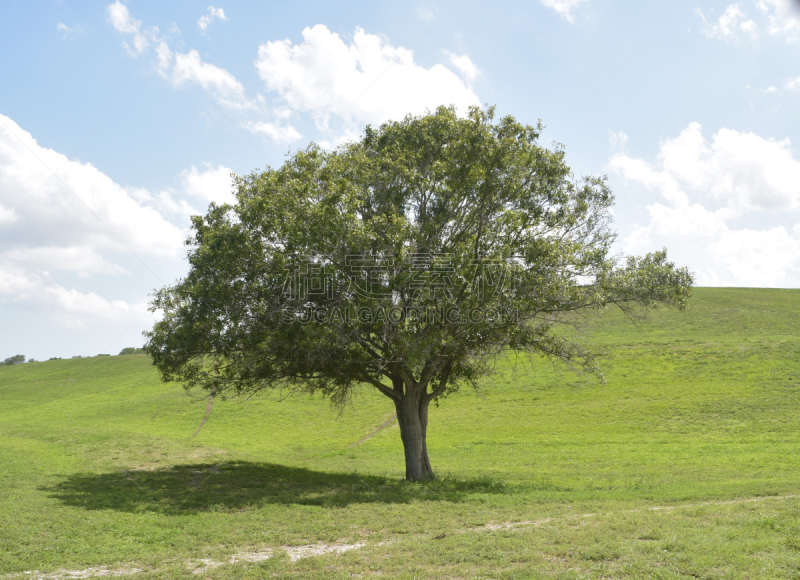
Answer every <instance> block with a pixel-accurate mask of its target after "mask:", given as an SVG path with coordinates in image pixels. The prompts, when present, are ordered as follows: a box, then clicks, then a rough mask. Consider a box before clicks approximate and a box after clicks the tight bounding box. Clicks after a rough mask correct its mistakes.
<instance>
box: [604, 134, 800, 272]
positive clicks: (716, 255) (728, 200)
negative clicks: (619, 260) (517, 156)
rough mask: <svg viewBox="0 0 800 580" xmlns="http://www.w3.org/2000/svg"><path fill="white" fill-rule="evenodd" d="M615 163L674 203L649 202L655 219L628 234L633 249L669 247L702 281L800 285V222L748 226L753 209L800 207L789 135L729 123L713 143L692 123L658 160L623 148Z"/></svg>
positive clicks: (799, 167)
mask: <svg viewBox="0 0 800 580" xmlns="http://www.w3.org/2000/svg"><path fill="white" fill-rule="evenodd" d="M609 167H610V169H611V170H612V171H614V172H616V173H618V174H619V175H622V176H623V177H625V178H626V179H627V180H629V181H632V182H636V183H639V184H641V185H643V186H644V187H646V188H647V189H649V190H652V191H656V192H658V193H660V194H661V195H662V197H663V198H664V199H665V200H666V202H667V203H666V205H665V204H663V203H654V204H652V205H650V206H648V208H647V209H648V213H649V215H650V221H649V223H648V224H646V225H639V226H636V227H635V228H634V229H633V231H632V233H631V234H630V235H629V236H628V237H627V238H626V239H625V240H624V251H625V252H626V253H644V252H647V251H652V250H653V249H657V248H660V247H663V246H668V247H669V251H670V253H671V254H672V257H673V258H674V259H675V260H676V261H677V262H678V263H681V264H684V265H688V266H689V267H690V268H691V269H693V270H694V271H696V272H697V275H698V282H699V283H700V284H702V285H712V286H713V285H722V286H731V285H733V286H793V287H797V286H800V224H798V225H796V226H795V227H794V228H793V229H792V230H791V231H789V230H787V229H786V227H784V226H783V225H776V226H774V227H768V228H765V229H756V228H753V227H747V225H740V224H742V223H743V222H747V221H748V219H749V218H750V219H751V218H752V215H753V212H760V213H763V214H765V215H773V216H775V217H776V219H777V218H778V217H780V215H781V214H782V213H785V212H786V211H792V210H797V209H800V187H798V185H797V184H798V183H800V161H798V160H796V159H794V157H793V156H792V152H791V149H790V143H789V141H788V140H784V141H774V140H768V139H764V138H763V137H760V136H758V135H755V134H753V133H740V132H738V131H734V130H731V129H721V130H720V131H718V132H717V133H716V134H715V135H714V136H713V138H712V140H711V142H708V141H706V140H705V139H704V138H703V135H702V129H701V127H700V125H698V124H697V123H692V124H690V125H689V127H687V128H686V129H685V130H684V131H683V132H681V134H680V135H679V136H678V137H676V138H674V139H669V140H667V141H665V142H664V143H662V145H661V148H660V151H659V155H658V161H657V163H649V162H647V161H645V160H642V159H637V158H633V157H630V156H628V155H627V154H625V153H624V152H623V153H617V154H616V155H614V156H613V157H612V158H611V160H610V162H609ZM706 205H712V206H717V207H716V209H713V208H712V209H710V208H709V207H706Z"/></svg>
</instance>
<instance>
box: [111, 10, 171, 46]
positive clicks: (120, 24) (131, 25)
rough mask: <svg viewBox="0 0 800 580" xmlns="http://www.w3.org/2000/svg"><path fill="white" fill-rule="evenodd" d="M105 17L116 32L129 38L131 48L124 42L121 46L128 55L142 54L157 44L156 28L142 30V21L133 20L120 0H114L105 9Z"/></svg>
mask: <svg viewBox="0 0 800 580" xmlns="http://www.w3.org/2000/svg"><path fill="white" fill-rule="evenodd" d="M106 16H107V17H108V20H109V21H110V22H111V25H112V26H113V27H114V29H115V30H117V32H120V33H122V34H126V35H129V36H130V37H131V39H132V40H131V42H132V43H133V46H131V45H129V44H128V43H127V42H126V41H124V40H123V41H122V46H123V47H125V50H127V51H128V52H129V53H130V54H132V55H137V54H142V53H143V52H145V50H147V48H148V47H149V46H151V45H153V44H154V43H157V42H158V26H153V27H150V28H148V29H146V30H143V29H142V21H141V20H135V19H134V18H133V17H132V16H131V13H130V11H129V10H128V7H127V6H125V5H124V4H123V3H122V2H120V0H116V1H115V2H112V3H111V4H109V5H108V6H107V7H106Z"/></svg>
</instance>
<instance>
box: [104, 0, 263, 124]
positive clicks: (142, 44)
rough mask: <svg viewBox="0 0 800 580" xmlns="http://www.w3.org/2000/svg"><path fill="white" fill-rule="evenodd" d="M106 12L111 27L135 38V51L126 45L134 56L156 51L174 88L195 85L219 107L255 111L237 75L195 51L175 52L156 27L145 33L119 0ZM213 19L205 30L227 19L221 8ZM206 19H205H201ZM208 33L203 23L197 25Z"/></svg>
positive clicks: (161, 71) (160, 66)
mask: <svg viewBox="0 0 800 580" xmlns="http://www.w3.org/2000/svg"><path fill="white" fill-rule="evenodd" d="M106 12H107V14H108V18H109V20H110V21H111V24H112V25H113V26H114V28H115V29H116V30H117V32H119V33H121V34H125V35H128V36H131V37H132V39H133V40H132V42H133V49H131V48H130V46H129V45H128V44H127V43H126V42H123V46H125V48H126V50H128V52H129V53H131V54H133V55H139V54H144V53H147V52H149V49H150V48H153V50H154V51H155V53H156V55H157V58H158V72H159V74H160V75H161V76H162V77H163V78H165V79H167V80H168V81H169V82H170V83H172V85H173V86H174V87H176V88H177V87H181V86H184V85H186V84H194V85H196V86H198V87H200V88H201V89H202V90H203V91H205V92H207V93H208V94H209V96H210V97H211V98H212V99H214V100H215V101H216V102H217V103H219V104H220V105H223V106H225V107H228V108H231V109H234V110H238V111H242V110H249V109H256V108H257V107H258V102H257V101H253V100H250V99H248V98H247V96H246V94H245V90H244V86H243V85H242V83H240V82H239V81H238V80H237V79H236V77H235V76H234V75H232V74H231V73H230V72H228V71H227V70H225V69H224V68H222V67H218V66H216V65H214V64H211V63H208V62H205V61H203V59H201V58H200V53H198V52H197V51H196V50H190V51H189V52H185V53H182V52H178V51H173V50H172V49H171V48H170V46H169V43H168V42H167V39H165V38H162V37H159V29H158V27H157V26H153V27H151V28H149V29H147V30H146V31H144V32H143V31H142V23H141V21H139V20H134V19H133V17H132V16H131V14H130V12H129V11H128V8H127V7H126V6H125V5H124V4H122V3H121V2H120V1H119V0H116V1H115V2H114V3H112V4H109V5H108V7H107V9H106ZM207 17H208V18H209V19H210V20H208V22H206V23H205V28H207V27H208V23H210V22H211V19H213V18H219V19H221V20H227V18H226V17H225V13H224V12H223V11H222V9H221V8H214V7H213V6H209V15H208V16H207ZM203 18H206V16H204V17H202V18H201V20H203ZM198 24H199V25H200V27H201V28H203V30H205V28H204V27H203V25H202V24H200V22H198Z"/></svg>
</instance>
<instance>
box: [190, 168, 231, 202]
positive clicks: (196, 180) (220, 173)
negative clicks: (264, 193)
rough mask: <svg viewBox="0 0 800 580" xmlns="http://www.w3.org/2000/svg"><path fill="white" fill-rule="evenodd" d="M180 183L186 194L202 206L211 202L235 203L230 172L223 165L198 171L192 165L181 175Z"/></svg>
mask: <svg viewBox="0 0 800 580" xmlns="http://www.w3.org/2000/svg"><path fill="white" fill-rule="evenodd" d="M181 182H182V184H183V188H184V189H185V191H186V193H188V194H189V195H191V196H194V197H195V198H196V199H198V200H200V201H201V202H202V203H203V204H204V205H208V204H209V203H211V202H212V201H213V202H214V203H216V204H218V205H219V204H223V203H230V204H233V203H236V198H235V196H234V195H233V180H232V178H231V170H230V169H229V168H227V167H225V166H224V165H218V166H217V167H212V166H210V165H209V166H207V168H206V170H205V171H200V170H198V169H197V167H195V166H194V165H192V167H191V168H190V169H187V170H185V171H183V172H182V173H181Z"/></svg>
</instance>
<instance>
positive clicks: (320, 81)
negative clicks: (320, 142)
mask: <svg viewBox="0 0 800 580" xmlns="http://www.w3.org/2000/svg"><path fill="white" fill-rule="evenodd" d="M256 66H257V68H258V73H259V75H260V76H261V78H262V79H263V81H264V83H265V84H266V86H267V88H268V89H269V90H270V91H275V92H277V93H278V95H279V96H280V97H281V98H282V99H283V101H284V102H285V104H286V106H287V107H288V108H289V109H291V110H292V111H295V112H304V113H309V114H310V115H311V117H312V118H313V119H314V122H315V123H316V125H317V127H318V128H320V129H326V128H327V127H328V126H329V123H330V122H331V121H333V120H334V119H336V118H338V117H339V116H340V115H341V117H342V118H343V119H344V121H345V122H346V123H351V124H358V125H361V124H364V123H380V122H383V121H386V120H388V119H398V118H402V117H403V116H405V115H406V114H420V113H423V112H425V110H426V109H431V110H432V109H434V108H435V107H436V106H438V105H441V104H454V105H456V106H457V107H458V108H459V109H461V110H464V109H465V108H466V107H467V106H469V105H479V104H480V100H479V99H478V97H477V95H476V94H475V93H474V92H472V90H471V89H470V88H469V87H468V86H467V85H466V84H465V83H464V81H463V80H462V79H460V78H459V77H458V75H456V74H455V73H454V72H453V71H452V70H450V69H448V68H447V67H445V66H444V65H442V64H436V65H434V66H433V67H431V68H425V67H423V66H420V65H418V64H416V63H415V62H414V56H413V53H412V52H411V51H409V50H406V49H404V48H402V47H394V46H392V45H391V44H389V42H388V41H387V40H386V39H385V38H383V37H381V36H378V35H375V34H368V33H366V32H364V30H362V29H361V28H357V29H356V30H355V33H354V34H353V40H352V42H351V43H350V44H346V43H345V42H344V41H343V40H342V39H341V38H340V37H339V35H338V34H335V33H333V32H331V31H330V30H328V28H327V27H325V26H324V25H322V24H318V25H316V26H314V27H313V28H306V29H304V30H303V42H302V43H300V44H297V45H294V44H292V42H291V41H290V40H279V41H271V42H267V43H266V44H262V45H261V46H260V47H259V49H258V60H257V61H256ZM346 130H347V128H345V131H346Z"/></svg>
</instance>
